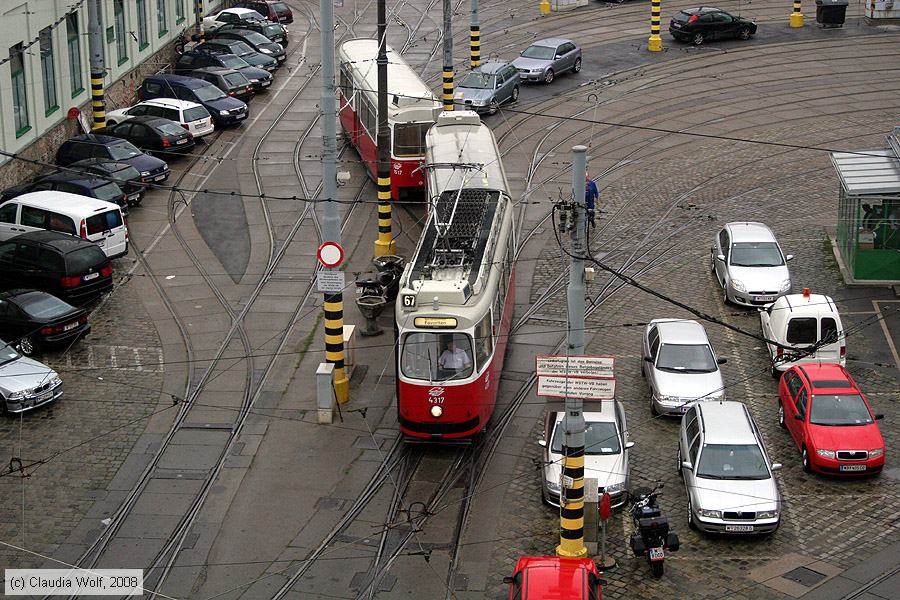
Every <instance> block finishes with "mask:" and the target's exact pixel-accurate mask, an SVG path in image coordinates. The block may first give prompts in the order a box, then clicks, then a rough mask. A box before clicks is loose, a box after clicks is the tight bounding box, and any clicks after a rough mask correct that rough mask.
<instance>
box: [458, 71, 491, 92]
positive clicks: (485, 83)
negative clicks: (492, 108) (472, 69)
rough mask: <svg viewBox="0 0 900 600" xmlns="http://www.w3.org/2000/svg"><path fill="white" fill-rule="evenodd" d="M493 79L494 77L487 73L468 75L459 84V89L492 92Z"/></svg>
mask: <svg viewBox="0 0 900 600" xmlns="http://www.w3.org/2000/svg"><path fill="white" fill-rule="evenodd" d="M494 79H495V77H494V75H490V74H488V73H469V74H468V75H466V76H465V77H463V79H462V81H460V82H459V87H464V88H473V89H476V90H492V89H494Z"/></svg>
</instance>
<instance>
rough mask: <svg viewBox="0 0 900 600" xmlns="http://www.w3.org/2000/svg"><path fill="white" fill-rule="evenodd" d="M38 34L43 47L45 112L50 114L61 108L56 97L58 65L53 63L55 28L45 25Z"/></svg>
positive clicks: (42, 73) (42, 64)
mask: <svg viewBox="0 0 900 600" xmlns="http://www.w3.org/2000/svg"><path fill="white" fill-rule="evenodd" d="M38 35H39V39H40V47H41V79H43V80H44V114H45V115H49V114H50V113H52V112H53V111H55V110H59V102H58V101H57V98H56V65H55V64H53V28H52V27H45V28H43V29H41V32H40V34H38Z"/></svg>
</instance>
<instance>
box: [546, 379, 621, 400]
mask: <svg viewBox="0 0 900 600" xmlns="http://www.w3.org/2000/svg"><path fill="white" fill-rule="evenodd" d="M537 384H538V389H537V395H538V396H550V397H551V398H583V399H585V400H609V399H611V398H615V397H616V380H615V379H599V378H596V377H555V376H552V375H538V381H537Z"/></svg>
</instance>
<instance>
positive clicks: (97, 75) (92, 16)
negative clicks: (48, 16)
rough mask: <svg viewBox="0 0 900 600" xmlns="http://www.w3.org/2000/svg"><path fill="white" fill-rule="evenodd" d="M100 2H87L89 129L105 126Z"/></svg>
mask: <svg viewBox="0 0 900 600" xmlns="http://www.w3.org/2000/svg"><path fill="white" fill-rule="evenodd" d="M101 1H102V0H90V1H89V2H88V54H89V57H90V67H91V112H92V113H93V117H94V121H93V123H92V125H91V129H100V128H101V127H104V126H105V125H106V100H105V98H104V91H103V77H104V76H105V75H106V59H105V58H104V54H103V25H102V24H101V22H100V15H101V14H102V12H101V6H100V2H101Z"/></svg>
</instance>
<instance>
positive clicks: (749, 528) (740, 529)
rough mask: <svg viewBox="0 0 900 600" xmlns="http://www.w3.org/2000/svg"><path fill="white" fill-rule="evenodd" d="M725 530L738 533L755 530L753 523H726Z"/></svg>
mask: <svg viewBox="0 0 900 600" xmlns="http://www.w3.org/2000/svg"><path fill="white" fill-rule="evenodd" d="M725 531H733V532H736V533H742V532H743V533H746V532H748V531H753V525H726V526H725Z"/></svg>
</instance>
